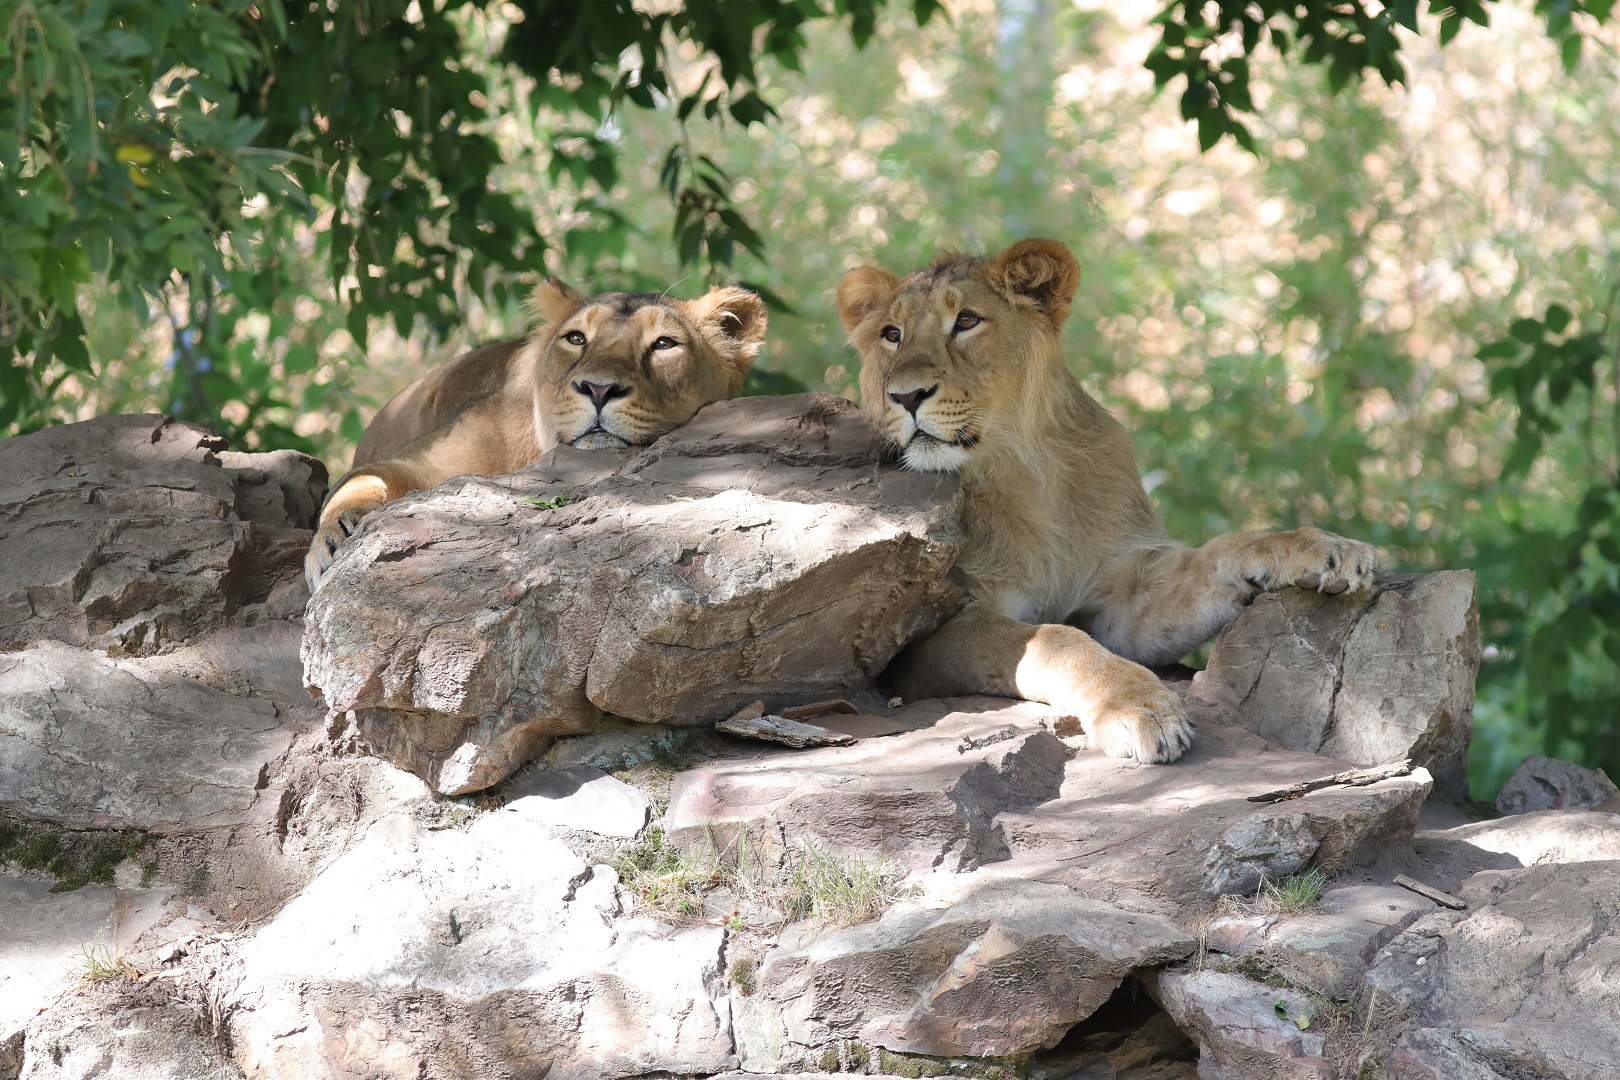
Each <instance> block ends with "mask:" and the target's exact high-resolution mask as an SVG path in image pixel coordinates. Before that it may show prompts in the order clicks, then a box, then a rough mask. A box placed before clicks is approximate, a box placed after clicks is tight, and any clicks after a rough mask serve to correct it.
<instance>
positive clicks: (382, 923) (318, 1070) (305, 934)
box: [229, 810, 736, 1080]
mask: <svg viewBox="0 0 1620 1080" xmlns="http://www.w3.org/2000/svg"><path fill="white" fill-rule="evenodd" d="M617 886H618V881H617V878H616V876H615V875H614V874H613V872H612V871H611V870H609V869H608V868H606V867H598V868H595V869H594V870H593V869H592V868H590V867H587V866H586V865H585V863H584V862H582V861H581V860H580V858H579V857H578V856H577V855H575V854H574V853H573V852H572V851H571V850H569V849H568V848H567V847H565V846H564V845H563V844H562V843H560V842H559V841H558V840H557V839H555V838H554V837H553V836H552V834H551V833H550V832H549V831H548V830H547V829H546V827H544V826H542V825H539V824H536V823H535V822H533V821H531V820H529V819H528V818H527V817H525V816H524V815H523V814H520V813H516V812H513V811H511V810H497V811H491V812H488V813H485V814H483V815H481V816H479V817H478V818H477V819H476V820H474V821H473V822H472V823H471V824H470V825H467V826H466V827H465V828H459V829H433V828H428V827H424V826H423V825H422V824H421V823H420V822H418V821H417V820H415V819H414V818H412V817H410V816H407V815H403V814H400V815H394V816H392V817H389V818H385V819H383V820H382V821H380V822H378V823H377V824H376V825H375V826H373V827H372V829H371V830H370V832H368V833H367V835H366V837H365V839H364V840H363V841H362V842H361V843H359V844H358V845H356V846H355V847H354V848H353V849H351V850H350V851H348V852H347V853H345V854H344V855H343V856H341V857H339V858H338V859H337V860H336V861H335V862H333V863H332V864H331V865H330V866H329V867H328V868H327V870H326V871H325V872H323V873H322V874H321V876H320V877H318V878H317V879H316V880H315V881H314V882H313V883H311V884H310V885H309V887H308V888H306V889H305V890H304V891H303V893H302V894H300V895H299V897H298V898H297V899H295V900H294V901H292V903H290V904H288V905H287V906H286V908H285V909H283V910H282V912H281V913H280V914H279V915H278V916H276V918H275V919H274V920H273V921H271V922H270V923H269V925H267V926H266V927H265V928H264V929H263V930H261V931H260V932H259V933H258V935H257V936H256V937H255V938H254V939H253V941H252V942H251V943H250V944H249V945H248V946H247V947H246V948H245V949H244V950H243V951H242V954H241V967H240V978H239V981H238V982H237V984H236V988H235V990H234V991H233V993H232V996H231V1000H230V1003H229V1004H230V1008H231V1012H230V1016H231V1035H232V1042H233V1045H234V1046H235V1047H236V1053H237V1059H238V1061H239V1062H240V1063H241V1064H242V1066H243V1068H244V1069H245V1070H246V1072H247V1075H248V1076H249V1077H252V1078H254V1080H322V1078H328V1077H344V1078H347V1077H354V1078H360V1077H373V1076H379V1075H380V1076H388V1077H393V1076H401V1077H415V1076H418V1075H431V1076H446V1077H468V1078H469V1080H470V1078H471V1077H473V1076H480V1075H488V1074H487V1073H486V1072H481V1071H478V1070H477V1069H476V1068H475V1067H474V1063H475V1062H478V1061H485V1062H495V1063H499V1064H500V1066H501V1067H502V1068H503V1069H505V1070H507V1071H508V1072H509V1073H515V1074H517V1075H544V1076H547V1077H555V1078H575V1077H578V1078H580V1080H584V1078H588V1077H589V1078H609V1077H626V1076H639V1075H642V1074H646V1073H652V1072H656V1071H658V1070H667V1071H670V1072H675V1073H681V1074H708V1073H714V1072H720V1071H722V1070H724V1069H727V1068H731V1067H734V1066H735V1064H736V1059H735V1057H734V1055H733V1053H732V1046H731V1028H730V1010H729V1007H728V1005H727V1001H726V995H725V990H724V986H723V983H724V979H723V976H722V970H723V965H722V959H721V947H722V944H723V941H724V938H725V932H724V931H723V930H722V929H720V928H719V927H714V926H704V927H698V928H695V929H691V930H687V931H684V932H683V931H676V930H672V929H669V928H665V927H659V926H657V925H655V924H652V923H649V922H646V921H644V920H620V921H617V922H615V919H614V917H615V915H617V914H618V911H619V904H618V899H617Z"/></svg>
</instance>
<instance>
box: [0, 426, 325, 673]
mask: <svg viewBox="0 0 1620 1080" xmlns="http://www.w3.org/2000/svg"><path fill="white" fill-rule="evenodd" d="M224 446H225V443H224V440H222V439H220V438H219V437H218V436H215V435H211V434H209V433H208V432H206V431H203V430H202V429H201V428H198V427H194V426H192V425H190V424H182V423H178V422H176V421H174V420H171V419H169V418H168V417H164V416H103V417H98V418H97V419H95V420H88V421H85V422H84V423H81V424H64V425H61V426H60V427H54V428H48V429H46V430H44V431H40V432H36V433H34V434H31V435H20V436H18V437H16V438H12V439H5V440H0V477H3V478H5V479H4V480H0V565H4V566H5V567H6V570H7V573H6V578H5V580H6V584H5V585H4V586H0V644H12V645H20V644H25V643H27V642H31V641H40V640H45V639H54V640H57V641H63V642H66V643H68V644H71V645H80V646H83V645H92V646H96V647H99V648H106V647H109V646H118V647H121V648H125V649H131V650H137V651H141V652H156V651H160V650H163V649H166V648H170V647H172V646H173V644H174V643H176V642H180V641H184V640H186V639H188V638H191V637H194V636H196V635H197V634H199V633H201V632H202V631H204V630H208V629H212V628H215V627H219V626H225V625H240V624H243V623H245V622H252V621H255V619H258V618H264V617H277V618H279V617H286V616H289V615H296V614H297V612H298V610H299V609H300V608H301V607H302V604H303V599H304V597H303V593H302V592H301V587H300V586H298V585H296V584H295V582H294V579H296V578H297V577H298V575H297V574H296V573H295V571H296V570H297V568H298V566H299V564H300V563H301V562H302V559H303V551H304V549H306V548H307V547H308V544H309V533H308V532H307V531H305V530H304V529H303V528H302V527H300V523H301V522H307V519H308V514H307V509H308V507H309V506H310V505H319V502H320V499H321V498H322V496H323V494H324V492H325V487H326V472H325V468H324V466H322V465H321V463H320V462H318V461H316V460H315V459H313V458H309V457H306V456H304V455H302V454H294V453H293V452H292V451H278V452H277V453H275V454H233V455H229V456H230V458H231V460H232V461H233V462H234V463H235V465H234V466H233V467H227V466H226V465H225V464H224V462H222V461H221V459H220V451H223V450H224ZM272 489H274V490H273V491H272ZM278 504H279V505H278ZM239 509H241V510H243V511H245V514H239V513H238V510H239ZM278 586H283V587H282V588H281V589H280V591H279V592H278V591H277V587H278Z"/></svg>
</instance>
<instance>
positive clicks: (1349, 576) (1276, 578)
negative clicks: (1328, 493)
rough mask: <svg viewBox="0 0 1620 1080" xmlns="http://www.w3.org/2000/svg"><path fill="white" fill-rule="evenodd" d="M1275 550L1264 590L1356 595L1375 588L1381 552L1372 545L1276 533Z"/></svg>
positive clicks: (1316, 534) (1317, 533) (1307, 531)
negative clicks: (1295, 589)
mask: <svg viewBox="0 0 1620 1080" xmlns="http://www.w3.org/2000/svg"><path fill="white" fill-rule="evenodd" d="M1266 539H1267V541H1268V542H1269V543H1270V545H1271V546H1272V551H1271V552H1269V553H1268V554H1269V555H1270V556H1271V558H1269V559H1266V560H1264V562H1265V563H1266V564H1267V565H1265V566H1264V567H1262V568H1261V573H1260V575H1259V580H1256V579H1255V578H1251V580H1253V581H1254V582H1255V584H1256V585H1258V586H1259V587H1260V588H1262V589H1266V590H1270V589H1278V588H1282V587H1283V586H1285V585H1297V586H1298V587H1299V588H1301V589H1315V590H1316V591H1317V592H1324V593H1342V592H1356V591H1358V590H1360V589H1367V588H1371V587H1372V583H1373V577H1374V575H1375V574H1376V573H1377V571H1378V552H1377V550H1376V549H1374V548H1373V546H1372V545H1371V544H1364V543H1362V542H1361V541H1360V540H1349V539H1346V538H1345V537H1343V536H1339V535H1336V534H1334V533H1330V532H1325V531H1323V530H1322V529H1312V528H1304V529H1295V530H1293V531H1292V532H1283V533H1273V534H1272V535H1270V536H1268V537H1267V538H1266Z"/></svg>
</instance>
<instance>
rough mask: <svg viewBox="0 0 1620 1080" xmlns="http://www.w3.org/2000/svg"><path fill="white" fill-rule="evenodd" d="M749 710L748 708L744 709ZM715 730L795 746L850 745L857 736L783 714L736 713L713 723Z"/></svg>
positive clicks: (800, 747) (739, 736)
mask: <svg viewBox="0 0 1620 1080" xmlns="http://www.w3.org/2000/svg"><path fill="white" fill-rule="evenodd" d="M745 711H746V710H745ZM714 730H716V731H723V732H725V733H726V734H727V735H736V736H737V737H738V738H742V739H759V740H760V741H762V742H774V743H781V744H783V745H784V746H791V747H793V748H795V749H802V748H804V747H806V746H848V745H849V744H850V743H852V742H854V741H855V739H854V737H853V736H850V735H843V734H840V733H839V732H836V731H828V730H827V729H826V728H824V727H817V726H816V725H815V724H804V723H800V722H799V721H797V720H788V719H785V718H783V717H780V716H760V717H754V718H751V719H740V718H736V717H733V718H732V719H730V720H722V721H720V722H719V723H718V724H716V725H714Z"/></svg>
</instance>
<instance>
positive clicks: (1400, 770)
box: [1249, 758, 1412, 803]
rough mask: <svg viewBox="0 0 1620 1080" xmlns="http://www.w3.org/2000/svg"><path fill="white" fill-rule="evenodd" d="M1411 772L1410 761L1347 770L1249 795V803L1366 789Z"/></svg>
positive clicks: (1272, 801)
mask: <svg viewBox="0 0 1620 1080" xmlns="http://www.w3.org/2000/svg"><path fill="white" fill-rule="evenodd" d="M1411 771H1412V760H1411V759H1410V758H1407V759H1406V760H1405V761H1392V762H1390V763H1389V764H1387V765H1379V766H1376V767H1374V768H1371V769H1348V770H1346V771H1345V772H1340V773H1334V774H1333V775H1332V776H1323V777H1320V778H1318V779H1316V780H1304V781H1301V782H1300V783H1298V784H1290V785H1289V786H1288V787H1285V788H1278V789H1277V790H1276V791H1268V792H1266V793H1265V794H1263V795H1250V796H1249V801H1250V802H1263V803H1275V802H1283V801H1284V800H1287V799H1297V798H1299V797H1300V796H1301V795H1309V794H1310V793H1311V792H1313V791H1320V790H1321V789H1323V788H1326V787H1366V786H1367V785H1368V784H1376V783H1378V781H1380V780H1388V779H1390V778H1391V777H1395V776H1406V775H1407V774H1409V773H1410V772H1411Z"/></svg>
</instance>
